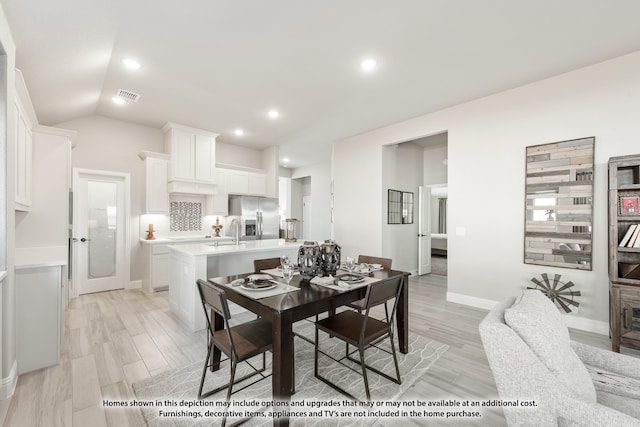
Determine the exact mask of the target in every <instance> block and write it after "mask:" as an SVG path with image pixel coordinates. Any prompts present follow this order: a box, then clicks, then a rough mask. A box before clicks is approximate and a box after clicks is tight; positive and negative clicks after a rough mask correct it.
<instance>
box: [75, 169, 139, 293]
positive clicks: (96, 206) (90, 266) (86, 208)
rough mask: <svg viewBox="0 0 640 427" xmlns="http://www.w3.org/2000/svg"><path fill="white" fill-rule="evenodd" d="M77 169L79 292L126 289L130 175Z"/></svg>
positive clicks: (77, 289) (77, 274)
mask: <svg viewBox="0 0 640 427" xmlns="http://www.w3.org/2000/svg"><path fill="white" fill-rule="evenodd" d="M73 172H74V180H73V181H74V185H73V188H74V197H73V211H74V223H73V242H74V243H73V254H74V258H73V260H74V262H73V265H74V270H73V271H74V273H73V276H72V280H73V282H74V287H75V289H76V292H77V294H78V295H81V294H87V293H92V292H102V291H108V290H113V289H122V288H124V287H125V286H127V285H128V282H129V253H128V248H129V243H128V236H129V232H128V230H129V174H122V173H111V172H102V171H89V170H82V169H74V171H73Z"/></svg>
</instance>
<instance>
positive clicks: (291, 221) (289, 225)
mask: <svg viewBox="0 0 640 427" xmlns="http://www.w3.org/2000/svg"><path fill="white" fill-rule="evenodd" d="M299 222H302V221H300V220H299V219H295V218H288V219H286V220H285V226H286V229H285V235H284V241H285V242H297V241H298V238H297V237H296V231H297V229H298V223H299Z"/></svg>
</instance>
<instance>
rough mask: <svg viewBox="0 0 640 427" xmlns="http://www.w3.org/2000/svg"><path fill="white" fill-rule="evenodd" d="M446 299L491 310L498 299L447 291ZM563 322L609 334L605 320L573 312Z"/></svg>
mask: <svg viewBox="0 0 640 427" xmlns="http://www.w3.org/2000/svg"><path fill="white" fill-rule="evenodd" d="M447 301H449V302H455V303H457V304H463V305H468V306H471V307H476V308H483V309H485V310H491V309H492V308H493V307H495V306H496V304H498V301H493V300H488V299H483V298H477V297H472V296H469V295H462V294H456V293H453V292H447ZM565 322H566V323H567V326H568V327H570V328H573V329H580V330H581V331H587V332H593V333H596V334H601V335H609V324H608V323H607V322H601V321H599V320H592V319H586V318H584V317H578V316H576V315H575V314H567V315H565Z"/></svg>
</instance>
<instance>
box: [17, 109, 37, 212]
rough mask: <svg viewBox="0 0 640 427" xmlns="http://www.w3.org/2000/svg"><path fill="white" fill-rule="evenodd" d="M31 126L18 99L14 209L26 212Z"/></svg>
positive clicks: (29, 187)
mask: <svg viewBox="0 0 640 427" xmlns="http://www.w3.org/2000/svg"><path fill="white" fill-rule="evenodd" d="M32 127H33V125H32V123H31V121H30V120H29V118H28V117H27V114H26V113H25V108H24V107H23V104H22V102H21V101H20V99H16V103H15V130H16V149H15V153H16V158H15V168H16V170H15V172H16V175H15V176H16V193H15V209H16V210H20V211H27V210H30V209H31V205H32V198H31V193H32V191H31V189H32V177H33V175H32V162H33V154H32V152H33V134H32V131H31V129H32Z"/></svg>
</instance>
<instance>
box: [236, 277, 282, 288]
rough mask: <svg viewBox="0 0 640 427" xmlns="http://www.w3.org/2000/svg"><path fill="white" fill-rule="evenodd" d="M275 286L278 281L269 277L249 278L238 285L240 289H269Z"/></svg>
mask: <svg viewBox="0 0 640 427" xmlns="http://www.w3.org/2000/svg"><path fill="white" fill-rule="evenodd" d="M277 286H278V282H276V281H275V280H269V279H256V280H250V281H246V282H245V283H243V284H241V285H240V287H241V288H242V289H244V290H247V291H268V290H269V289H274V288H276V287H277Z"/></svg>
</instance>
